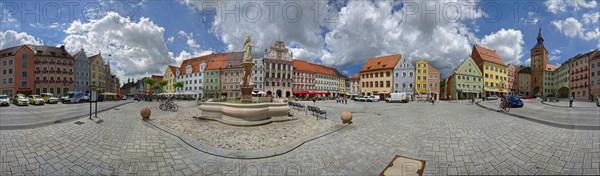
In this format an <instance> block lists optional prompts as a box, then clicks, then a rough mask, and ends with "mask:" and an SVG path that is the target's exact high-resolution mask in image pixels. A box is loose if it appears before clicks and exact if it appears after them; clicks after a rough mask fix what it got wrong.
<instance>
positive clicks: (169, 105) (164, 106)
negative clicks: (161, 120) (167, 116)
mask: <svg viewBox="0 0 600 176" xmlns="http://www.w3.org/2000/svg"><path fill="white" fill-rule="evenodd" d="M158 108H159V109H160V110H163V111H167V110H171V111H173V112H176V111H177V110H179V106H178V105H177V104H175V102H173V98H172V97H171V98H169V99H167V101H164V102H162V103H160V106H158Z"/></svg>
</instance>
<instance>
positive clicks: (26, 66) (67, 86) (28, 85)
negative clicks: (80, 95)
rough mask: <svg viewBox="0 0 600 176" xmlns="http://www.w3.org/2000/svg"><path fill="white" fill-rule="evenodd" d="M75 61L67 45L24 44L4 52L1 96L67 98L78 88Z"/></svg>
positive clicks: (0, 53) (2, 57)
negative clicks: (50, 94) (51, 95)
mask: <svg viewBox="0 0 600 176" xmlns="http://www.w3.org/2000/svg"><path fill="white" fill-rule="evenodd" d="M74 60H75V59H74V58H73V56H71V55H70V54H69V53H68V52H67V51H66V50H65V47H64V46H60V47H52V46H37V45H21V46H16V47H12V48H7V49H3V50H2V51H0V62H1V65H0V71H2V74H0V79H1V80H2V84H0V85H1V86H0V89H1V90H2V91H1V93H0V94H7V95H9V96H11V95H14V94H17V93H22V94H25V95H30V94H41V93H53V94H55V95H57V96H62V95H65V94H66V93H67V92H68V91H70V90H73V89H74V85H75V84H74V81H73V79H74V74H73V73H74V70H73V69H74V66H73V65H74Z"/></svg>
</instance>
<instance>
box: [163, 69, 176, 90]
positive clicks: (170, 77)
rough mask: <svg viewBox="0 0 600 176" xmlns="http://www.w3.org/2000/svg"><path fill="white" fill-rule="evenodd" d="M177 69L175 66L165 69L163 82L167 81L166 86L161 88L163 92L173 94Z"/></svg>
mask: <svg viewBox="0 0 600 176" xmlns="http://www.w3.org/2000/svg"><path fill="white" fill-rule="evenodd" d="M178 69H179V68H178V67H175V66H171V65H169V66H167V69H165V73H163V80H166V81H167V85H166V86H165V87H164V88H163V89H164V92H168V93H173V92H175V88H174V87H173V84H175V82H176V79H175V78H176V76H175V75H177V70H178Z"/></svg>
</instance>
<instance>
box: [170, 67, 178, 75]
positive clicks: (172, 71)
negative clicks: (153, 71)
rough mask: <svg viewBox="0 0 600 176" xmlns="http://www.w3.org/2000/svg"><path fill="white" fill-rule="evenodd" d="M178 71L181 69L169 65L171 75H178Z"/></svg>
mask: <svg viewBox="0 0 600 176" xmlns="http://www.w3.org/2000/svg"><path fill="white" fill-rule="evenodd" d="M177 69H179V67H175V66H171V65H169V70H171V73H173V75H175V74H177Z"/></svg>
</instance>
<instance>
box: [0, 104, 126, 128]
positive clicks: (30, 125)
mask: <svg viewBox="0 0 600 176" xmlns="http://www.w3.org/2000/svg"><path fill="white" fill-rule="evenodd" d="M129 103H133V102H125V103H122V104H118V105H115V106H111V107H109V108H106V109H102V110H99V111H98V113H101V112H104V111H108V110H111V109H113V108H116V107H120V106H123V105H126V104H129ZM84 117H89V114H83V115H78V116H74V117H66V118H62V119H57V120H53V121H46V122H40V123H34V124H26V125H8V126H0V130H23V129H32V128H39V127H45V126H50V125H54V124H61V123H65V122H70V121H74V120H77V119H80V118H84Z"/></svg>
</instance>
